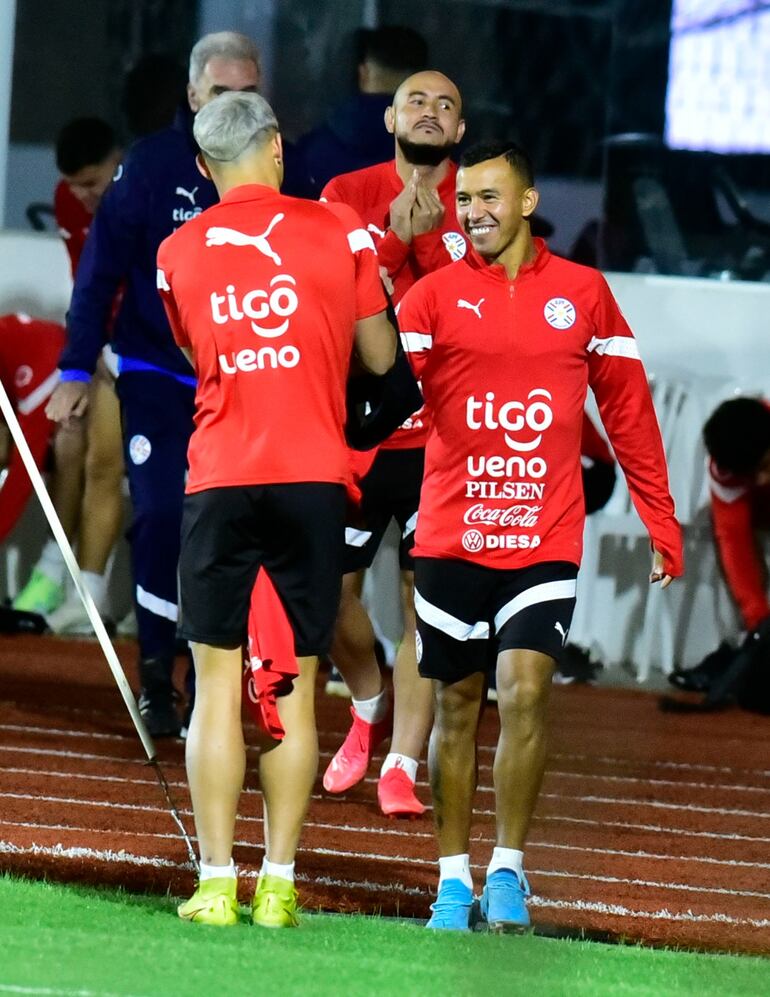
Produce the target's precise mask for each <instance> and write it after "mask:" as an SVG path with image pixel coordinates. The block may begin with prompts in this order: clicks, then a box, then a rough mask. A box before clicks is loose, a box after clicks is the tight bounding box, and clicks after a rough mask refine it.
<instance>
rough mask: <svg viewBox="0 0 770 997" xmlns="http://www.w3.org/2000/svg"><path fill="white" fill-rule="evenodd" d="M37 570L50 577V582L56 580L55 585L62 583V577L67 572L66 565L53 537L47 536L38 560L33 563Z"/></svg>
mask: <svg viewBox="0 0 770 997" xmlns="http://www.w3.org/2000/svg"><path fill="white" fill-rule="evenodd" d="M35 567H36V568H37V570H38V571H42V573H43V574H44V575H45V576H46V577H47V578H50V579H51V581H52V582H56V584H57V585H63V584H64V579H65V577H66V573H67V566H66V565H65V563H64V558H63V557H62V553H61V551H60V550H59V545H58V544H57V543H56V541H55V540H54V539H53V537H49V539H48V540H46V542H45V547H43V552H42V554H41V555H40V560H39V561H38V562H37V564H36V565H35Z"/></svg>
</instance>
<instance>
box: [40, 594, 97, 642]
mask: <svg viewBox="0 0 770 997" xmlns="http://www.w3.org/2000/svg"><path fill="white" fill-rule="evenodd" d="M46 620H47V622H48V626H49V627H50V628H51V630H52V631H53V632H54V633H55V634H72V635H73V636H75V635H78V636H84V635H87V636H89V637H90V636H93V632H94V628H93V627H92V626H91V621H90V620H89V618H88V613H87V612H86V607H85V606H84V605H83V603H82V602H81V600H80V596H79V595H78V594H77V592H71V593H70V594H69V595H68V596H67V598H66V599H65V600H64V602H63V603H62V604H61V606H59V608H58V609H55V610H54V611H53V613H50V614H49V615H48V616H47V617H46Z"/></svg>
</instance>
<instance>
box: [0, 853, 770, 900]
mask: <svg viewBox="0 0 770 997" xmlns="http://www.w3.org/2000/svg"><path fill="white" fill-rule="evenodd" d="M18 847H20V846H16V845H14V844H13V843H12V842H4V841H0V854H3V853H6V854H7V853H9V852H10V853H11V854H13V853H15V852H16V850H17V848H18ZM29 847H32V848H35V847H39V848H45V847H50V846H35V845H32V846H29ZM53 847H54V849H55V850H57V854H58V853H63V852H67V851H71V850H72V851H74V852H77V853H78V855H81V854H82V855H83V856H85V855H86V854H87V853H90V852H92V851H94V849H90V848H86V847H77V846H73V847H72V848H65V847H64V846H63V845H61V844H58V845H55V846H53ZM247 847H254V848H257V847H259V846H258V845H248V846H247ZM110 854H113V852H112V850H110ZM114 854H118V855H124V854H131V853H127V852H125V850H124V849H121V850H120V851H119V852H115V853H114ZM297 854H298V855H304V854H312V855H327V856H330V857H332V858H341V859H360V860H363V861H366V862H384V863H391V864H392V863H401V864H404V865H410V866H422V867H426V866H427V867H428V868H430V869H434V868H435V867H436V863H435V861H433V860H432V859H421V858H411V857H410V856H408V855H383V854H381V853H379V852H359V851H355V852H353V851H347V850H345V849H341V848H319V847H318V846H315V847H313V848H299V849H298V850H297ZM134 857H135V858H136V859H137V860H140V861H138V864H140V865H147V864H152V861H153V860H152V858H151V857H149V856H134ZM158 861H159V862H161V863H163V864H164V865H169V863H171V864H172V865H173V864H174V863H173V862H171V860H170V859H158ZM471 868H472V869H486V866H485V865H478V864H472V865H471ZM529 874H530V875H532V876H543V877H547V878H555V879H570V880H584V881H586V882H592V883H614V884H618V885H625V886H640V887H644V888H645V889H656V890H674V891H677V892H685V893H701V894H709V895H715V896H725V897H754V898H757V899H760V900H770V893H760V892H759V891H756V890H729V889H726V888H725V887H721V886H694V885H692V884H690V883H661V882H658V881H657V880H649V879H628V878H626V877H623V876H602V875H598V874H596V873H577V872H568V871H562V870H559V869H529Z"/></svg>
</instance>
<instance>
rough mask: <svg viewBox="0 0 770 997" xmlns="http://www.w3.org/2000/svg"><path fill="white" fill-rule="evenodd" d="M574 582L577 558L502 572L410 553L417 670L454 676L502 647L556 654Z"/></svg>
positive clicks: (477, 667)
mask: <svg viewBox="0 0 770 997" xmlns="http://www.w3.org/2000/svg"><path fill="white" fill-rule="evenodd" d="M576 584H577V565H575V564H571V563H570V562H569V561H544V562H542V563H541V564H533V565H531V566H530V567H526V568H517V569H514V570H512V571H511V570H508V571H506V570H500V569H499V568H487V567H485V566H484V565H481V564H474V563H473V562H471V561H460V560H452V559H444V558H433V557H418V558H415V569H414V589H415V591H414V608H415V610H416V612H417V660H418V662H419V670H420V675H422V676H423V678H432V679H439V680H440V681H441V682H447V683H452V682H459V681H460V680H461V679H464V678H467V676H468V675H472V674H473V673H474V672H487V671H489V670H490V669H491V668H494V666H495V661H496V659H497V655H498V654H499V653H500V651H508V650H513V649H518V648H523V649H527V650H530V651H540V652H541V653H542V654H547V655H548V656H549V657H551V658H553V659H554V660H555V661H558V660H559V657H560V656H561V651H562V648H563V647H564V645H565V644H566V642H567V634H568V633H569V628H570V624H571V622H572V614H573V612H574V609H575V588H576Z"/></svg>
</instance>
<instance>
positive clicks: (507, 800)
mask: <svg viewBox="0 0 770 997" xmlns="http://www.w3.org/2000/svg"><path fill="white" fill-rule="evenodd" d="M554 665H555V663H554V660H553V658H550V657H548V655H545V654H541V653H540V652H538V651H525V650H516V651H502V652H501V653H500V654H499V655H498V658H497V706H498V710H499V711H500V737H499V739H498V742H497V751H496V752H495V764H494V783H495V806H496V813H497V844H498V845H500V846H501V847H503V848H516V849H519V850H523V848H524V840H525V838H526V836H527V831H528V829H529V824H530V821H531V819H532V814H533V812H534V809H535V804H536V803H537V797H538V794H539V792H540V786H541V783H542V781H543V773H544V771H545V755H546V734H547V731H546V720H547V713H548V699H549V696H550V691H551V680H552V677H553V670H554Z"/></svg>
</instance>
